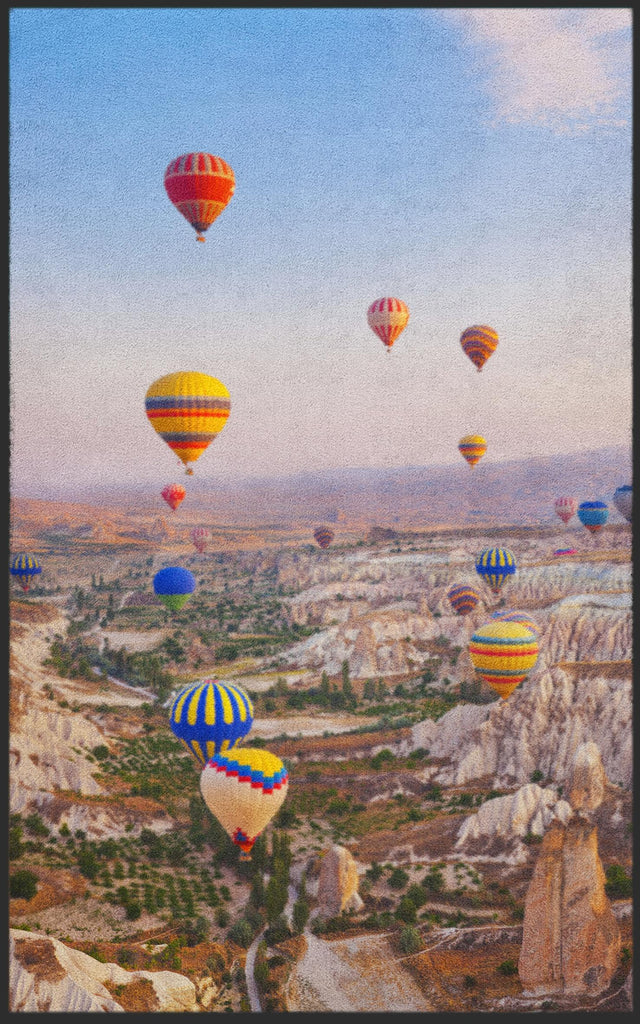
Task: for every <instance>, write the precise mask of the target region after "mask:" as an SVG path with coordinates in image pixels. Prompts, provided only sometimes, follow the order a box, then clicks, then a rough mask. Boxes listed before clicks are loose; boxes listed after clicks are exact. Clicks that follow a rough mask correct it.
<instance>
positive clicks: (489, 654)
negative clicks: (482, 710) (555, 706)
mask: <svg viewBox="0 0 640 1024" xmlns="http://www.w3.org/2000/svg"><path fill="white" fill-rule="evenodd" d="M538 653H539V647H538V638H537V636H535V634H534V633H532V632H531V630H530V629H527V627H526V626H525V625H524V624H523V623H522V622H499V621H497V620H496V619H492V620H491V621H490V622H487V623H486V625H484V626H481V628H480V629H478V630H476V632H475V633H474V634H473V636H472V637H471V640H470V641H469V657H470V658H471V662H472V664H473V667H474V668H475V670H476V672H477V673H478V675H479V676H481V677H482V678H483V679H484V680H485V682H486V683H488V684H489V686H491V687H492V688H493V689H494V690H495V691H496V693H498V694H499V695H500V696H501V697H502V698H504V699H506V698H507V697H508V696H509V694H510V693H512V692H513V691H514V690H515V688H516V686H517V685H518V683H521V682H522V680H523V679H526V677H527V675H528V674H529V672H530V671H531V669H532V668H533V666H534V665H535V663H536V661H537V660H538Z"/></svg>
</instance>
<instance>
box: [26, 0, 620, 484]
mask: <svg viewBox="0 0 640 1024" xmlns="http://www.w3.org/2000/svg"><path fill="white" fill-rule="evenodd" d="M631 59H632V58H631V8H504V7H501V8H435V7H434V8H407V7H405V8H378V7H375V8H346V7H345V8H315V7H314V8H297V9H296V8H294V9H290V8H275V7H273V8H270V7H264V8H260V7H252V8H232V7H229V8H209V7H207V8H170V7H169V8H126V7H121V8H103V9H100V8H96V9H94V8H72V7H70V8H26V7H23V8H21V7H13V8H12V9H11V11H10V15H9V82H10V274H9V277H10V281H9V295H10V335H11V341H10V366H9V369H10V379H9V397H10V450H11V451H10V478H11V483H10V486H11V492H12V494H14V495H15V496H30V497H47V496H48V495H50V494H53V493H54V492H55V491H56V490H58V491H59V489H60V488H61V487H62V488H65V487H66V488H69V489H71V490H72V489H73V488H74V487H76V486H79V485H81V486H82V487H83V488H85V489H86V488H87V487H89V488H90V487H92V486H95V487H96V488H99V487H100V488H103V487H109V486H111V485H113V486H118V487H126V486H128V485H138V484H143V485H144V484H147V483H148V484H149V486H150V487H151V486H153V487H155V486H163V485H164V484H166V483H168V482H171V481H174V480H175V481H179V482H185V479H186V478H185V477H184V472H183V469H182V467H181V464H180V463H179V462H178V460H177V458H176V456H175V455H174V454H173V453H172V452H171V451H170V449H169V448H168V446H167V445H166V444H165V443H164V442H163V441H162V440H161V439H160V438H159V437H158V435H157V434H156V433H155V432H154V430H153V428H152V427H151V425H150V423H149V422H148V420H147V417H146V414H145V409H144V396H145V393H146V390H147V388H148V387H149V385H150V384H151V383H152V382H153V381H154V380H155V379H157V378H158V377H160V376H163V375H164V374H167V373H172V372H174V371H176V370H198V371H200V372H203V373H208V374H210V375H212V376H214V377H217V378H218V379H219V380H221V381H222V382H223V383H224V384H225V385H226V387H227V388H228V390H229V392H230V395H231V414H230V416H229V419H228V421H227V423H226V425H225V427H224V430H223V431H222V432H221V433H220V434H219V436H218V437H217V438H216V440H215V441H214V442H213V443H212V445H211V446H210V447H209V448H208V450H207V451H206V452H205V453H204V454H203V456H202V457H201V458H200V459H199V461H198V462H197V463H196V464H195V474H196V475H197V476H198V477H199V478H201V480H202V484H203V485H204V484H205V481H206V480H207V478H210V479H211V480H212V481H214V480H215V478H216V477H218V476H219V475H220V474H223V475H225V476H227V475H228V476H233V475H234V474H235V475H238V474H239V475H242V476H260V477H264V476H276V477H277V476H284V475H287V474H290V473H296V472H300V471H305V472H308V471H314V470H316V469H317V470H326V469H332V468H342V467H376V466H380V467H400V466H408V465H410V466H426V465H446V464H449V463H451V464H456V465H457V464H458V463H459V462H460V460H461V456H460V454H459V452H458V449H457V445H458V441H459V439H460V438H461V437H462V436H463V435H464V434H468V433H480V434H482V435H483V436H484V437H485V438H486V440H487V443H488V449H487V454H486V456H485V459H487V460H489V459H490V460H491V461H500V460H506V459H514V458H526V457H529V456H533V455H551V454H556V453H558V454H559V453H570V452H578V451H584V450H589V449H593V448H600V447H606V446H610V445H617V444H630V443H631V410H632V401H631V392H632V379H631V370H632V363H631V351H632V350H631V327H632V306H631V269H632V261H631V187H632V171H631ZM196 150H204V151H206V152H209V153H213V154H214V155H217V156H220V157H222V158H223V159H224V160H225V161H226V162H227V163H229V164H230V165H231V167H232V168H233V170H234V174H235V179H236V189H235V194H234V196H233V198H232V199H231V201H230V203H229V205H228V206H227V208H226V209H225V210H224V211H223V213H222V214H221V215H220V217H219V218H218V219H217V220H216V221H215V223H214V224H213V225H212V226H211V228H210V229H209V231H208V233H207V240H206V243H205V244H204V245H201V244H198V243H197V242H196V240H195V232H194V231H193V229H192V228H191V226H190V225H189V224H188V223H187V221H186V220H185V219H184V218H183V217H182V216H181V215H180V213H179V212H178V211H177V210H176V208H175V207H174V206H173V205H172V204H171V202H170V201H169V199H168V196H167V194H166V192H165V189H164V184H163V178H164V171H165V168H166V166H167V164H168V163H169V162H170V161H171V160H173V159H174V158H175V157H176V156H178V155H180V154H182V153H187V152H192V151H196ZM383 296H395V297H398V298H401V299H402V300H403V301H404V302H406V304H407V305H408V307H409V310H410V319H409V323H408V325H407V327H406V328H405V330H404V332H403V333H402V334H401V335H400V337H399V338H398V340H397V341H396V343H395V345H394V347H393V349H392V350H391V351H390V352H387V351H386V350H385V348H384V346H383V344H382V342H381V341H380V340H379V339H378V338H377V337H376V335H375V334H374V333H373V332H372V331H371V329H370V328H369V326H368V324H367V319H366V310H367V308H368V306H369V305H370V303H371V302H373V301H374V300H375V299H377V298H381V297H383ZM478 323H485V324H489V325H490V326H492V327H494V328H495V330H496V331H497V332H498V335H499V344H498V348H497V350H496V352H495V353H494V354H493V355H492V357H491V358H490V359H489V361H488V362H487V364H486V366H485V368H484V370H483V371H482V373H480V374H478V373H477V371H476V370H475V368H474V366H473V365H472V364H471V362H470V361H469V360H468V359H467V357H466V356H465V354H464V353H463V351H462V349H461V346H460V343H459V339H460V334H461V332H462V331H463V330H464V329H465V328H466V327H468V326H470V325H471V324H478Z"/></svg>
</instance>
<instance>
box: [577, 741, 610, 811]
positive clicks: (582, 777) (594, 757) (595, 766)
mask: <svg viewBox="0 0 640 1024" xmlns="http://www.w3.org/2000/svg"><path fill="white" fill-rule="evenodd" d="M606 784H607V776H606V774H605V770H604V767H603V764H602V758H601V756H600V750H599V748H598V747H597V745H596V744H595V743H591V742H590V743H583V744H582V745H581V746H580V747H578V749H577V750H576V753H575V757H574V760H573V771H572V775H571V781H570V787H569V803H570V804H571V806H572V807H573V809H574V810H576V811H595V810H596V808H598V807H599V806H600V804H601V803H602V801H603V799H604V794H605V786H606Z"/></svg>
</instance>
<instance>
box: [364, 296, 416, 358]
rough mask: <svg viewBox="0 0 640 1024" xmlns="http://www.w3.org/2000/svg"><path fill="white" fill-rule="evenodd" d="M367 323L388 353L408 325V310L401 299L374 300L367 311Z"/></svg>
mask: <svg viewBox="0 0 640 1024" xmlns="http://www.w3.org/2000/svg"><path fill="white" fill-rule="evenodd" d="M367 322H368V324H369V327H370V328H371V330H372V331H373V332H374V334H377V335H378V337H379V338H380V341H381V342H382V343H383V345H384V346H385V347H386V349H387V351H389V350H390V349H391V346H392V345H393V343H394V341H396V339H397V338H398V336H399V335H400V334H402V332H403V331H404V329H405V327H406V326H407V324H408V323H409V308H408V306H407V305H406V304H405V303H404V302H403V301H402V299H394V298H390V297H387V298H384V299H376V301H375V302H372V303H371V305H370V306H369V308H368V310H367Z"/></svg>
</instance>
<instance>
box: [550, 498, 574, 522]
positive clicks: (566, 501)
mask: <svg viewBox="0 0 640 1024" xmlns="http://www.w3.org/2000/svg"><path fill="white" fill-rule="evenodd" d="M553 507H554V509H555V512H556V515H557V516H560V518H561V519H562V522H563V523H568V522H569V520H570V519H571V516H573V515H575V513H576V510H577V508H578V502H577V500H576V498H556V501H555V504H554V506H553Z"/></svg>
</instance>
